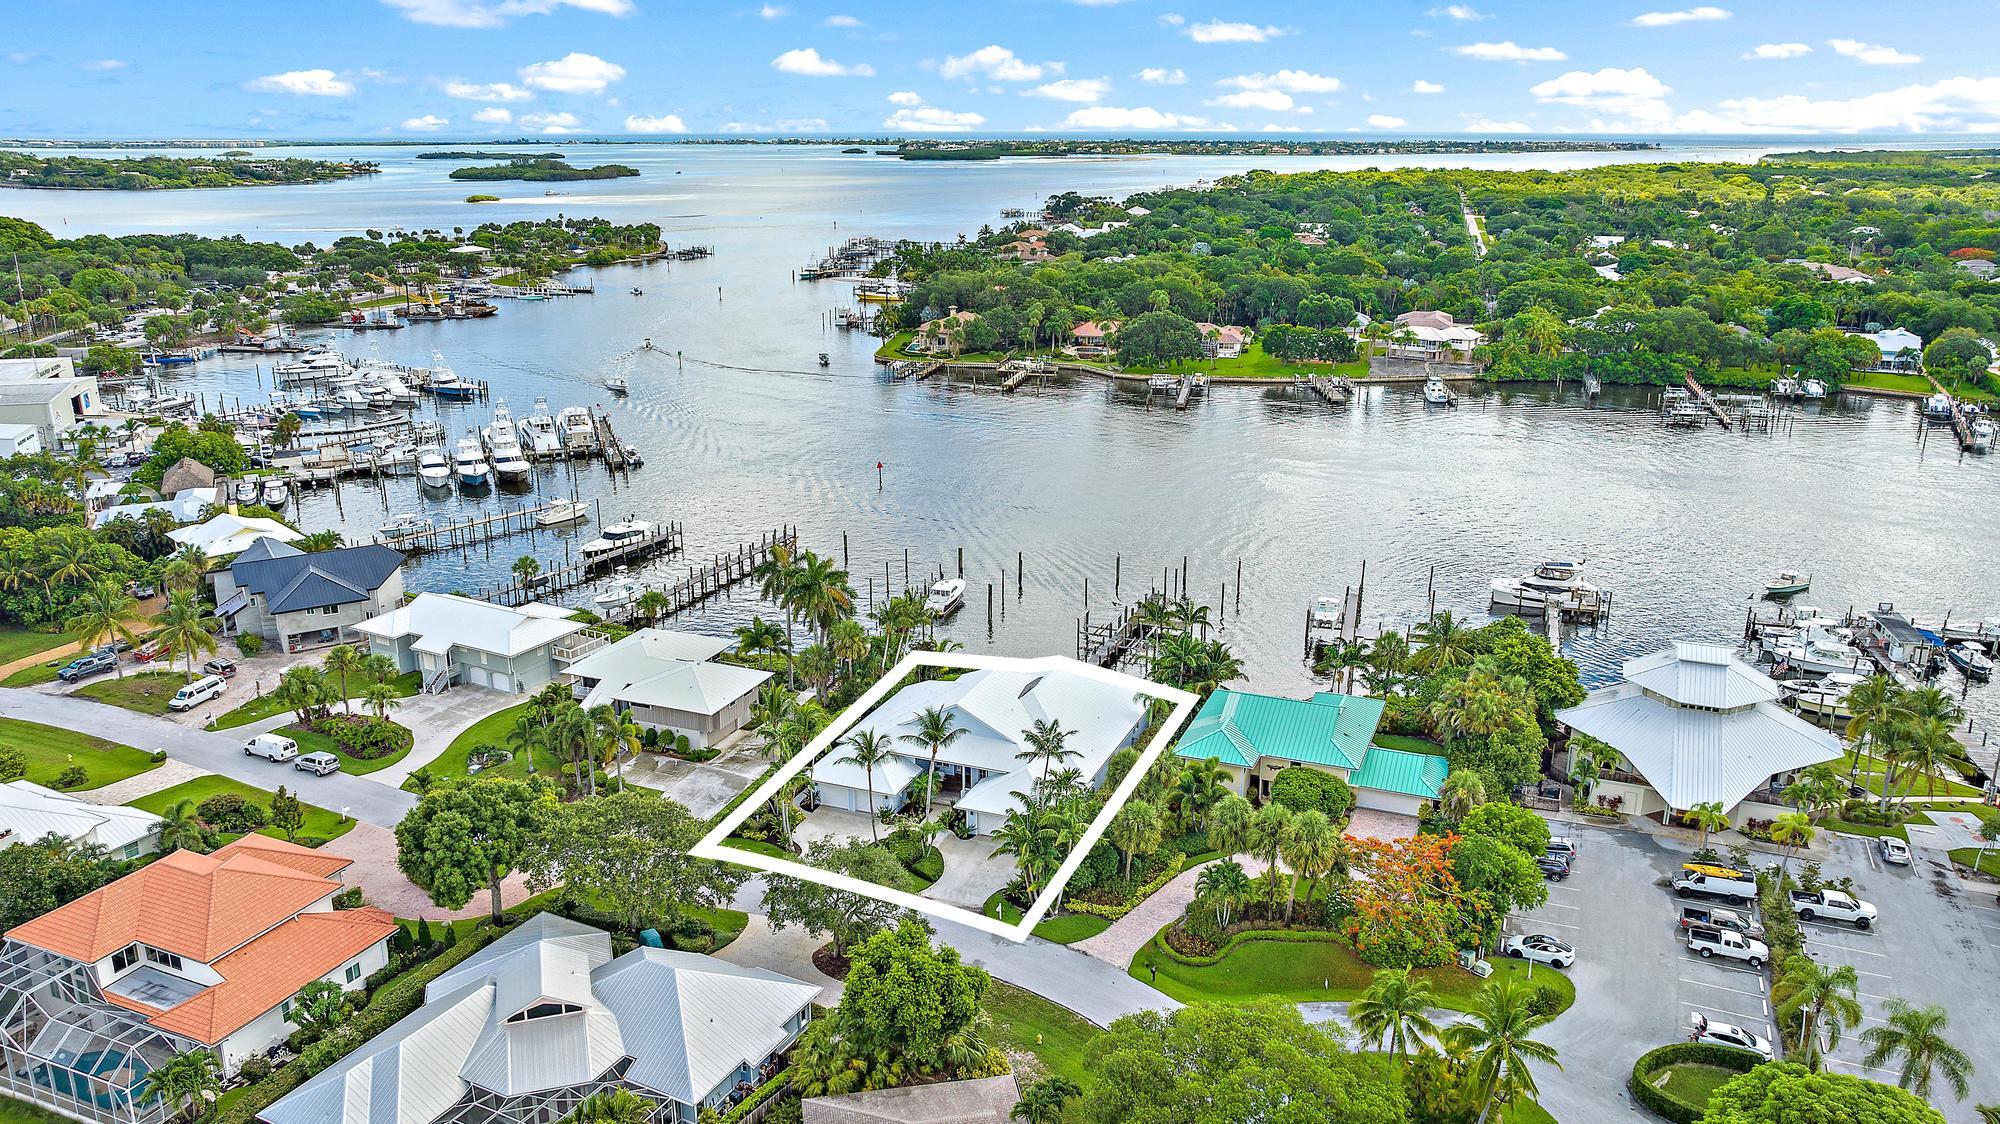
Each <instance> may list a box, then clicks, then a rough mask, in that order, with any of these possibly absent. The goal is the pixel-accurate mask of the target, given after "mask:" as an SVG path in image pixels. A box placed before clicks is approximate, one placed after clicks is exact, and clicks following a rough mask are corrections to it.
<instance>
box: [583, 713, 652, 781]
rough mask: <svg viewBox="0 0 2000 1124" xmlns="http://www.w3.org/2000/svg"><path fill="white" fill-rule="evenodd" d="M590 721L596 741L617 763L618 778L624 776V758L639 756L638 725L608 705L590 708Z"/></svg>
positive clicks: (629, 717) (626, 714) (628, 716)
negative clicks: (594, 730)
mask: <svg viewBox="0 0 2000 1124" xmlns="http://www.w3.org/2000/svg"><path fill="white" fill-rule="evenodd" d="M590 721H591V724H592V725H593V726H595V727H596V728H597V737H598V741H599V742H600V743H601V744H602V745H603V746H604V748H605V749H606V750H607V751H608V752H609V753H610V754H611V755H612V757H613V759H614V760H616V761H618V762H619V767H618V776H619V778H620V779H621V780H622V779H623V778H624V776H625V766H624V762H625V758H626V755H627V754H630V755H631V756H633V757H637V756H638V755H639V736H640V733H641V731H640V729H639V724H638V723H637V722H634V721H633V720H632V715H631V714H630V713H628V712H626V711H623V710H619V709H618V708H617V707H615V706H612V705H611V704H609V703H604V704H601V705H598V706H594V707H591V708H590Z"/></svg>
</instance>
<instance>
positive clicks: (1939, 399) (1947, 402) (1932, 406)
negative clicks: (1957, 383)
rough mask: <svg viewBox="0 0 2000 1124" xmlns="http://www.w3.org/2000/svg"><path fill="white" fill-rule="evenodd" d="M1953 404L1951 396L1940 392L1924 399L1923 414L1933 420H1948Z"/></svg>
mask: <svg viewBox="0 0 2000 1124" xmlns="http://www.w3.org/2000/svg"><path fill="white" fill-rule="evenodd" d="M1953 404H1954V403H1953V402H1952V400H1951V395H1949V394H1946V393H1945V392H1944V391H1942V390H1940V391H1938V392H1937V393H1936V394H1933V395H1931V396H1930V397H1929V398H1926V399H1924V413H1925V415H1926V416H1929V417H1933V418H1948V417H1950V416H1951V408H1952V406H1953Z"/></svg>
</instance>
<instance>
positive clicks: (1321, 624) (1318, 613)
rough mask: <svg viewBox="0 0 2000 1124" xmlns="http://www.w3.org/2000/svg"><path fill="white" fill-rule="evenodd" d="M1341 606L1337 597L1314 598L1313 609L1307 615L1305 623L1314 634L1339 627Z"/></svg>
mask: <svg viewBox="0 0 2000 1124" xmlns="http://www.w3.org/2000/svg"><path fill="white" fill-rule="evenodd" d="M1341 612H1342V609H1341V604H1340V598H1338V597H1315V598H1313V607H1312V610H1311V612H1310V613H1308V614H1307V623H1308V624H1310V625H1311V626H1312V628H1313V631H1315V632H1327V631H1332V630H1334V629H1337V628H1339V627H1340V617H1341Z"/></svg>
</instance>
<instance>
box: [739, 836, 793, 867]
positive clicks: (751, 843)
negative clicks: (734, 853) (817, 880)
mask: <svg viewBox="0 0 2000 1124" xmlns="http://www.w3.org/2000/svg"><path fill="white" fill-rule="evenodd" d="M722 845H723V846H725V847H734V848H736V849H737V850H739V851H748V852H750V853H751V854H753V855H763V856H765V857H766V858H773V859H790V860H792V861H793V862H797V861H798V858H799V857H798V856H797V855H794V854H792V853H791V852H790V851H787V850H785V849H783V848H782V847H779V846H778V845H777V844H776V843H766V842H764V841H763V840H762V839H743V838H739V837H737V836H734V835H732V836H730V837H729V838H727V839H725V840H723V841H722Z"/></svg>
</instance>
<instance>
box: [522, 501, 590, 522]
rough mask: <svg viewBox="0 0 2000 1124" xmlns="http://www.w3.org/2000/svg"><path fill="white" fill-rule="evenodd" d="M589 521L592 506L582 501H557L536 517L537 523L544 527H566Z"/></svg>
mask: <svg viewBox="0 0 2000 1124" xmlns="http://www.w3.org/2000/svg"><path fill="white" fill-rule="evenodd" d="M589 519H590V505H589V504H587V503H584V502H583V501H582V500H556V501H554V502H553V503H550V504H549V505H548V506H547V507H544V508H543V509H542V512H541V514H539V515H537V516H535V522H536V523H538V524H540V525H541V526H544V527H566V526H568V525H569V524H571V523H583V522H587V521H588V520H589Z"/></svg>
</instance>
